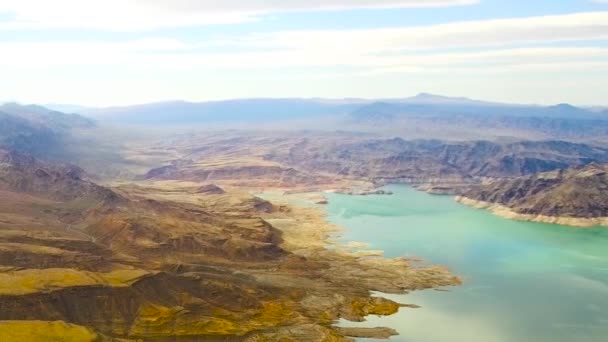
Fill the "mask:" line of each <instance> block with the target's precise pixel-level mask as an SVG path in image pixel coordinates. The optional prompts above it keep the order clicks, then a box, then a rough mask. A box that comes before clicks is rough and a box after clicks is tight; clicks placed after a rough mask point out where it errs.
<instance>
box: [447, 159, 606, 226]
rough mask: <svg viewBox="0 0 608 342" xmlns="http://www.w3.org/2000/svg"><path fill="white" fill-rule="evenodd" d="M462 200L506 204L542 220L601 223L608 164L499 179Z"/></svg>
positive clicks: (481, 204)
mask: <svg viewBox="0 0 608 342" xmlns="http://www.w3.org/2000/svg"><path fill="white" fill-rule="evenodd" d="M459 200H460V201H461V202H463V203H468V204H472V205H477V206H482V207H483V206H486V207H491V206H492V205H499V206H504V207H505V208H508V209H509V210H511V211H513V212H514V213H515V214H520V215H522V216H521V217H522V218H526V217H528V218H534V217H536V218H538V219H537V220H539V221H550V218H555V219H560V218H561V219H562V221H564V222H566V223H568V221H569V222H570V223H572V224H576V223H577V222H578V223H580V224H594V223H598V224H599V223H602V220H603V219H605V218H607V217H608V166H606V165H599V164H595V163H592V164H589V165H586V166H583V167H577V168H570V169H566V170H559V171H553V172H545V173H539V174H534V175H529V176H524V177H518V178H515V179H507V180H499V181H495V182H492V183H489V184H485V185H482V186H479V187H476V188H474V189H472V190H470V191H467V192H466V193H465V194H464V195H463V196H462V197H460V198H459ZM495 209H497V208H496V207H495ZM577 219H578V221H577ZM586 220H588V221H586ZM606 222H608V220H606Z"/></svg>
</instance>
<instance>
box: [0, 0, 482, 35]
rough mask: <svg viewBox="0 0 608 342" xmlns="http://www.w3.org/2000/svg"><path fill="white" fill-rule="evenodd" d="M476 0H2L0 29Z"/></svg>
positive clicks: (235, 19) (163, 23)
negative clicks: (2, 16)
mask: <svg viewBox="0 0 608 342" xmlns="http://www.w3.org/2000/svg"><path fill="white" fill-rule="evenodd" d="M478 2H479V0H272V1H264V0H247V1H242V0H222V1H216V0H104V1H82V0H53V1H39V0H2V1H0V14H2V13H4V14H8V15H9V16H10V17H11V18H12V19H11V20H7V21H4V22H0V29H5V30H6V29H49V28H86V29H99V30H112V31H129V30H153V29H160V28H170V27H188V26H199V25H210V24H232V23H241V22H247V21H252V20H258V19H259V17H260V16H261V15H264V14H268V13H274V12H289V11H323V10H344V9H363V8H367V9H374V8H410V7H445V6H463V5H472V4H476V3H478Z"/></svg>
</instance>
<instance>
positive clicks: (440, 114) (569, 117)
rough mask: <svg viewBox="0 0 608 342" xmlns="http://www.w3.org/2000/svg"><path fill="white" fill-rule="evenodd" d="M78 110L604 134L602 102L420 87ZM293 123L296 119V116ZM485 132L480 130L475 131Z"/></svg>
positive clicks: (188, 120) (205, 121)
mask: <svg viewBox="0 0 608 342" xmlns="http://www.w3.org/2000/svg"><path fill="white" fill-rule="evenodd" d="M55 108H57V109H70V108H71V109H76V110H78V113H80V114H82V115H84V116H87V117H90V118H94V119H96V120H98V121H100V122H107V123H114V124H132V125H148V126H158V125H162V126H163V127H166V126H169V125H175V126H179V125H181V126H190V125H216V126H217V125H235V124H244V125H249V126H251V125H268V124H284V125H287V126H289V125H291V126H293V127H299V128H319V127H323V126H328V127H330V126H331V127H340V129H350V130H358V131H370V130H372V131H377V132H388V133H390V134H396V135H401V136H408V137H415V138H444V137H445V136H446V135H448V136H449V137H450V138H455V139H476V138H483V139H491V138H493V137H515V138H530V139H556V138H557V139H576V140H581V139H589V140H605V139H606V137H608V113H607V112H606V109H605V108H600V107H593V108H591V107H590V108H583V107H576V106H572V105H569V104H557V105H553V106H539V105H525V104H505V103H496V102H487V101H478V100H473V99H469V98H464V97H446V96H439V95H433V94H428V93H422V94H419V95H417V96H414V97H410V98H403V99H384V100H369V99H358V98H349V99H338V100H336V99H322V98H310V99H303V98H283V99H271V98H268V99H263V98H259V99H239V100H225V101H210V102H186V101H172V102H159V103H149V104H141V105H134V106H124V107H109V108H91V109H86V108H80V107H75V106H67V105H60V106H58V107H55ZM296 121H297V122H298V124H295V122H296ZM480 134H483V136H480Z"/></svg>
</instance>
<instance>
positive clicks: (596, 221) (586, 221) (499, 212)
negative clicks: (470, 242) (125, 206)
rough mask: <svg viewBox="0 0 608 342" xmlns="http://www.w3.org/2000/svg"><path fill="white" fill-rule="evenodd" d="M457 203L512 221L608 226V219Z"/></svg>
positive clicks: (458, 198) (469, 201)
mask: <svg viewBox="0 0 608 342" xmlns="http://www.w3.org/2000/svg"><path fill="white" fill-rule="evenodd" d="M455 200H456V202H458V203H461V204H464V205H467V206H470V207H473V208H476V209H485V210H488V211H490V212H491V213H493V214H494V215H496V216H500V217H504V218H507V219H511V220H517V221H527V222H540V223H552V224H560V225H565V226H573V227H583V228H589V227H596V226H608V217H595V218H581V217H564V216H546V215H532V214H522V213H518V212H516V211H514V210H513V209H511V208H509V207H507V206H504V205H501V204H496V203H490V202H484V201H478V200H474V199H471V198H467V197H463V196H456V197H455Z"/></svg>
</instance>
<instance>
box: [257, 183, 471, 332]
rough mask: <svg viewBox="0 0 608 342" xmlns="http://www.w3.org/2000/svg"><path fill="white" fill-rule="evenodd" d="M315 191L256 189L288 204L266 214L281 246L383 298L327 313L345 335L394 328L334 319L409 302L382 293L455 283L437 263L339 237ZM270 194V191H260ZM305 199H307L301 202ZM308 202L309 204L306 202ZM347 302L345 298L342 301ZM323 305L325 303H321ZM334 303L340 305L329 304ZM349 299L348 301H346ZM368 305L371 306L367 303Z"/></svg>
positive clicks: (338, 292)
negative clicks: (359, 309)
mask: <svg viewBox="0 0 608 342" xmlns="http://www.w3.org/2000/svg"><path fill="white" fill-rule="evenodd" d="M318 194H319V193H315V192H312V193H299V194H289V195H282V196H276V193H275V194H273V193H272V192H270V193H265V194H260V195H261V197H262V198H263V199H266V200H269V201H271V202H272V203H273V204H275V205H284V206H286V207H288V208H289V212H288V213H284V216H283V217H276V215H274V216H275V217H272V216H273V215H270V217H268V218H266V220H267V221H268V222H269V223H270V224H271V225H273V226H274V227H276V228H277V229H279V230H281V231H282V232H283V238H284V243H283V246H284V248H285V249H287V250H289V251H291V252H292V253H294V254H296V255H299V256H302V257H306V258H309V259H312V260H319V261H329V268H330V271H331V273H330V274H328V276H327V277H328V278H329V279H334V280H335V279H340V283H342V285H343V286H344V285H346V286H347V287H349V288H350V289H349V291H352V290H355V291H357V292H358V291H361V292H362V293H363V294H364V297H365V298H367V299H366V300H371V301H372V302H378V303H384V304H383V305H380V306H381V307H382V309H380V310H378V309H377V308H376V309H372V310H367V312H364V314H363V315H361V316H360V317H357V316H351V317H348V315H338V316H335V317H333V318H334V323H333V324H332V325H331V328H332V329H334V330H335V331H336V332H338V333H339V334H341V335H345V336H346V337H363V336H365V337H374V338H387V337H388V336H387V334H388V333H389V332H390V333H391V334H390V335H395V334H394V333H396V334H398V332H397V331H394V330H393V329H391V328H390V327H388V328H383V327H376V328H356V329H355V328H351V327H340V326H338V325H336V324H337V323H338V320H339V319H341V318H342V319H346V320H347V321H351V322H360V321H365V320H366V319H365V317H366V316H368V315H381V316H389V315H393V314H395V313H397V312H398V311H399V310H400V309H401V310H405V309H406V308H408V307H414V306H411V305H408V304H405V303H397V302H393V301H392V300H389V299H386V298H384V297H383V296H382V294H387V295H388V294H399V295H404V294H407V293H409V292H411V291H415V290H423V289H438V288H442V287H445V286H458V285H461V284H462V279H461V278H459V277H457V276H455V275H453V274H451V273H450V272H449V270H448V269H447V268H445V267H443V266H435V265H418V264H417V262H415V260H413V259H411V258H407V259H406V258H387V257H385V256H384V252H383V251H372V250H368V249H367V248H368V247H367V245H366V243H365V242H364V241H363V242H342V241H339V238H340V236H339V234H340V232H341V231H343V230H344V229H346V228H345V227H341V226H337V225H334V224H332V223H331V222H329V220H328V214H327V211H326V209H325V208H324V205H322V204H315V203H313V202H311V201H310V199H311V198H314V196H315V195H318ZM264 195H270V196H267V197H266V196H264ZM306 202H308V203H306ZM308 204H309V205H308ZM335 291H336V292H335V295H336V296H348V292H347V291H345V290H343V289H340V287H337V288H336V290H335ZM347 302H348V301H347ZM326 305H327V304H326ZM335 305H344V303H342V304H337V303H336V304H335ZM347 305H349V304H347ZM370 308H371V307H370Z"/></svg>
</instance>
